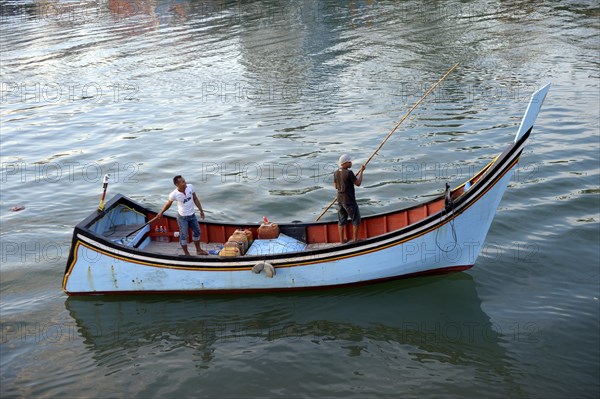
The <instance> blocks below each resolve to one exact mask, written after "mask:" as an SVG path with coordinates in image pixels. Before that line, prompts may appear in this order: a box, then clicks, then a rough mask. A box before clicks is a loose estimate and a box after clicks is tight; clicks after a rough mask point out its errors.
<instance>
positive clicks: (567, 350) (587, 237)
mask: <svg viewBox="0 0 600 399" xmlns="http://www.w3.org/2000/svg"><path fill="white" fill-rule="evenodd" d="M0 5H1V11H2V13H1V18H2V20H1V40H0V43H1V48H0V50H1V56H0V72H1V75H2V77H1V81H0V84H1V126H0V127H1V129H0V133H1V144H2V146H1V157H2V170H1V172H2V176H1V178H2V180H1V181H2V194H1V198H0V212H1V214H0V221H1V239H2V242H1V244H2V251H1V252H2V255H1V257H2V259H1V269H0V270H1V285H0V288H1V291H0V293H1V307H0V310H1V334H2V336H1V341H0V350H1V359H0V366H1V376H0V380H1V381H0V387H1V388H0V389H1V394H2V398H5V397H6V398H10V397H27V398H33V397H35V398H45V397H48V398H50V397H51V398H54V397H64V398H71V397H73V398H74V397H123V396H127V397H136V398H138V397H139V398H153V397H248V398H250V397H252V398H254V397H277V396H285V397H356V398H363V397H386V396H388V397H432V398H433V397H435V398H437V397H498V398H506V397H518V398H521V397H524V398H562V397H567V396H568V397H578V398H579V397H582V398H585V397H589V398H595V397H599V396H600V385H599V383H598V380H599V379H600V360H599V357H600V348H599V345H600V344H599V342H600V339H599V321H600V315H599V303H598V298H599V296H600V295H599V291H600V288H599V287H600V278H599V271H600V267H599V263H600V259H599V251H598V244H599V242H600V233H599V223H598V222H599V220H600V202H599V193H600V181H599V176H600V174H599V166H600V165H599V137H600V132H599V119H600V116H599V112H600V111H599V107H600V102H599V97H600V96H599V90H600V85H599V83H600V82H599V80H600V70H599V68H600V59H599V50H600V49H599V44H600V39H599V33H600V23H599V18H600V6H599V4H598V2H597V1H595V2H571V1H567V2H550V1H527V2H522V1H518V2H493V1H479V2H471V3H463V2H458V1H441V2H435V3H433V4H428V3H425V2H423V3H422V2H416V1H408V2H401V3H400V2H368V1H367V2H354V1H351V2H333V1H326V2H314V1H300V2H285V1H257V2H228V1H220V2H219V1H216V2H210V1H202V2H197V1H185V0H182V1H160V0H159V1H144V0H138V1H108V2H106V1H89V2H88V1H77V2H70V1H69V2H58V1H43V2H42V1H39V2H28V1H1V2H0ZM456 62H460V66H459V67H458V68H457V69H456V70H455V71H454V72H453V73H452V74H451V75H450V76H449V77H448V78H447V80H446V81H445V82H444V84H443V85H442V86H441V87H440V88H439V89H437V90H436V91H435V92H434V93H433V94H432V95H431V96H430V97H429V98H428V99H427V101H425V102H424V103H423V104H421V106H419V108H417V110H416V111H415V112H414V113H413V114H412V115H411V116H410V117H409V118H408V119H407V120H406V121H405V122H404V123H403V124H402V125H401V127H400V128H399V129H398V131H396V133H394V136H392V138H391V139H390V140H389V141H388V142H387V143H386V145H385V146H384V147H383V149H382V150H381V151H380V152H379V153H378V155H377V156H376V157H375V158H373V160H372V161H371V163H369V166H368V169H367V171H366V175H365V180H364V183H363V187H361V188H360V189H358V190H357V195H358V197H359V203H360V206H361V210H362V212H363V213H364V214H373V213H379V212H383V211H387V210H391V209H395V208H397V207H399V206H407V205H411V204H414V203H415V202H419V201H423V200H424V199H426V198H428V197H429V196H431V195H433V194H436V193H440V192H441V190H442V188H443V185H444V183H445V182H446V181H448V182H450V183H451V184H458V183H460V182H462V181H463V180H464V179H466V178H467V177H468V176H469V175H470V174H471V173H473V172H476V171H477V170H479V169H480V168H481V167H483V166H484V165H485V164H486V163H487V162H489V160H491V159H492V158H493V157H494V156H496V155H497V154H498V153H499V152H501V151H502V150H503V149H504V147H505V146H506V145H507V144H508V143H510V141H511V140H512V138H513V136H514V133H515V132H516V127H517V126H518V123H519V122H520V119H521V117H522V114H523V112H524V111H525V108H526V105H527V101H528V99H529V96H530V94H531V93H532V92H533V91H534V90H536V89H537V88H539V87H541V86H542V85H543V84H546V83H552V85H553V86H552V89H551V91H550V93H549V95H548V97H547V99H546V102H545V104H544V107H543V108H542V112H541V113H540V116H539V118H538V123H537V124H536V126H535V128H534V131H533V134H532V135H531V138H530V140H529V143H528V146H527V147H526V149H525V151H524V153H523V156H522V158H521V163H520V164H519V168H518V170H517V172H516V173H515V176H514V178H513V180H512V181H511V184H510V186H509V189H508V191H507V193H506V194H505V196H504V198H503V200H502V202H501V204H500V208H499V210H498V213H497V215H496V219H495V220H494V223H493V224H492V227H491V231H490V233H489V235H488V238H487V241H486V245H485V247H484V250H483V253H482V255H481V256H480V257H479V259H478V261H477V264H476V265H475V267H474V268H473V269H471V270H470V271H469V272H466V273H460V274H455V275H451V276H441V277H433V278H420V279H410V280H404V281H397V282H391V283H386V284H380V285H374V286H371V287H364V288H356V289H343V290H327V291H321V292H311V293H305V294H302V293H295V294H276V295H250V296H248V295H246V296H210V297H206V298H204V297H173V296H152V297H148V296H143V297H142V296H141V297H128V298H87V299H82V298H67V297H66V296H65V295H64V294H63V293H62V291H61V289H60V286H61V281H62V275H63V272H64V267H65V264H66V261H67V255H68V248H69V244H70V239H71V234H72V229H73V226H74V225H75V224H76V223H77V222H79V221H80V220H81V219H83V218H84V217H85V216H86V215H88V214H89V213H90V212H91V211H92V210H93V209H94V208H95V207H96V206H97V204H98V201H99V197H100V193H101V180H102V176H103V175H104V174H105V173H110V174H111V175H112V181H111V184H110V186H109V196H110V195H113V194H115V193H117V192H121V193H123V194H126V195H128V196H130V197H132V198H134V199H135V200H137V201H139V202H142V203H144V204H146V205H149V206H151V207H153V208H155V209H159V207H161V206H162V204H163V203H164V201H165V200H166V195H167V193H168V192H169V191H170V190H171V188H172V184H171V183H170V180H171V178H172V176H173V175H175V174H179V173H181V174H183V175H184V176H185V177H186V179H187V180H188V181H189V182H191V183H193V184H195V186H196V187H197V188H198V189H199V194H200V198H201V200H202V203H203V205H204V209H205V210H206V213H207V218H208V219H209V220H227V221H253V222H258V221H260V220H261V218H262V216H263V215H266V216H268V217H269V218H270V219H272V220H275V221H281V222H285V221H290V220H304V221H309V220H313V219H314V218H316V217H317V215H319V213H320V212H321V211H322V209H323V208H324V207H325V206H326V205H327V204H328V203H329V201H330V200H331V199H332V198H333V190H332V187H331V185H332V179H331V172H332V171H333V167H334V164H335V161H336V160H337V158H338V157H339V155H340V153H342V152H349V153H352V154H353V155H354V157H355V158H356V160H357V161H356V164H357V165H360V162H361V161H364V160H366V159H367V158H368V157H369V155H371V153H372V152H373V151H374V149H375V148H376V147H377V146H378V145H379V143H380V142H381V140H382V139H383V138H384V137H385V135H387V133H388V132H389V131H390V130H391V128H392V127H393V126H394V125H395V124H396V123H397V122H398V121H399V120H400V118H401V117H402V115H404V113H405V112H406V111H407V110H408V109H409V108H410V106H411V105H412V104H413V103H414V102H415V101H417V100H418V99H419V98H420V96H421V94H422V93H423V92H424V91H425V90H427V88H428V87H429V86H430V85H431V84H433V83H434V82H435V81H437V79H439V77H441V76H442V75H443V74H444V72H445V71H446V70H448V69H449V68H450V67H451V66H452V65H454V64H455V63H456ZM15 206H24V207H25V209H24V210H21V211H17V212H14V211H11V209H12V208H13V207H15ZM326 217H327V218H334V217H335V213H334V212H333V211H330V213H328V214H327V215H326Z"/></svg>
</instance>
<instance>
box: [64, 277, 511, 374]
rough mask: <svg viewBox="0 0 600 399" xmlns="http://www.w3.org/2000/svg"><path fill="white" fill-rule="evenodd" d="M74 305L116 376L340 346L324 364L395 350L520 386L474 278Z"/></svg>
mask: <svg viewBox="0 0 600 399" xmlns="http://www.w3.org/2000/svg"><path fill="white" fill-rule="evenodd" d="M66 307H67V309H68V310H69V312H70V314H71V316H72V317H73V318H74V319H75V320H76V323H77V327H78V331H79V334H81V336H82V338H83V339H84V342H85V344H86V346H87V347H88V348H89V349H90V350H91V351H92V352H93V353H94V355H93V356H94V359H95V361H96V363H97V365H98V366H101V367H105V368H107V369H108V370H113V371H119V372H121V371H127V370H128V369H129V367H132V365H133V364H135V363H136V361H137V359H138V357H139V356H140V355H141V354H143V353H147V352H148V351H150V352H152V353H154V354H155V355H157V356H162V355H164V356H166V357H169V355H168V354H169V353H170V352H174V353H178V354H179V355H178V356H184V355H182V353H187V352H189V353H191V354H193V360H192V361H193V362H194V363H195V365H196V367H201V368H206V369H208V368H211V367H216V368H217V369H218V368H220V367H221V366H222V365H223V364H227V362H228V361H229V360H230V359H229V358H228V357H229V356H230V354H231V353H235V352H236V351H237V350H242V351H243V350H247V351H248V352H249V353H250V352H253V351H258V352H259V355H257V356H263V357H264V358H265V359H271V360H274V361H275V360H276V359H277V358H278V356H282V355H281V351H283V352H284V353H285V352H286V351H287V349H286V348H291V347H293V348H294V349H293V352H294V353H304V352H309V349H314V348H316V347H318V346H323V347H325V348H326V347H327V346H328V345H334V346H335V347H337V348H338V349H339V353H338V352H335V353H334V355H333V357H334V358H335V359H322V360H321V361H323V362H325V363H329V362H336V361H343V357H344V354H345V357H355V356H367V357H369V356H370V352H373V351H374V350H375V349H376V348H388V350H391V351H392V352H390V353H389V355H390V356H393V357H394V358H405V359H406V360H407V361H408V362H409V363H412V364H413V366H409V365H406V364H405V365H403V366H402V367H417V368H419V367H421V366H423V367H426V365H427V364H428V363H430V362H434V363H448V364H452V365H456V366H461V367H465V368H467V369H469V370H471V372H473V373H476V374H477V373H482V374H486V375H487V377H485V378H491V379H503V380H506V381H505V383H506V382H508V383H510V372H509V369H510V366H509V363H510V359H509V358H508V356H507V354H506V353H505V351H504V349H503V347H502V344H503V342H504V340H505V337H504V336H503V334H502V333H501V332H499V331H497V329H496V328H495V327H494V326H493V325H492V323H491V321H490V319H489V317H488V316H487V315H486V314H485V313H484V312H483V311H482V309H481V301H480V299H479V297H478V295H477V291H476V289H475V284H474V282H473V279H472V277H471V276H469V275H468V274H465V273H459V274H455V275H453V276H448V277H444V278H422V279H418V280H414V281H405V282H392V283H385V284H381V285H376V286H372V287H368V288H361V289H347V290H346V289H343V290H333V291H324V292H314V293H307V294H279V295H265V296H254V295H253V296H237V297H230V296H227V297H224V296H214V297H211V296H209V297H204V298H197V297H162V298H156V297H139V298H138V297H136V298H117V299H108V298H101V299H97V298H79V297H71V298H69V299H67V301H66ZM303 348H304V349H303ZM278 349H279V350H278ZM253 358H254V356H251V355H249V356H248V359H247V361H248V363H250V362H251V361H252V359H253ZM159 359H160V357H159ZM238 361H241V362H244V359H243V356H242V359H238ZM297 361H298V362H300V363H302V359H297ZM249 373H250V374H252V372H251V371H250V372H249ZM386 373H392V374H393V373H394V371H393V370H389V371H387V372H386ZM248 378H251V375H249V376H248ZM482 378H483V377H482Z"/></svg>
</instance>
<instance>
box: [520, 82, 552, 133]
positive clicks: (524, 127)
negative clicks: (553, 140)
mask: <svg viewBox="0 0 600 399" xmlns="http://www.w3.org/2000/svg"><path fill="white" fill-rule="evenodd" d="M548 90H550V83H548V84H547V85H545V86H544V87H542V88H541V89H539V90H538V91H536V92H535V93H533V95H532V96H531V100H530V101H529V105H528V106H527V111H525V115H523V120H522V121H521V126H519V131H518V132H517V135H516V136H515V143H516V142H517V141H519V140H520V139H521V137H523V135H525V133H527V132H528V131H530V130H531V128H532V127H533V124H534V123H535V119H536V118H537V116H538V113H539V112H540V108H542V104H543V103H544V99H545V98H546V94H548Z"/></svg>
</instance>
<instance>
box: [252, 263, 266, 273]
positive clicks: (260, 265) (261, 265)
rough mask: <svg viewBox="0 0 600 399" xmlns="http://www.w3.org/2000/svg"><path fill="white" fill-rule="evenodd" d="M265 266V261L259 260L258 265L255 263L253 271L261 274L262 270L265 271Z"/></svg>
mask: <svg viewBox="0 0 600 399" xmlns="http://www.w3.org/2000/svg"><path fill="white" fill-rule="evenodd" d="M264 268H265V262H258V263H257V264H256V265H254V267H253V268H252V273H256V274H259V273H260V272H262V271H263V269H264Z"/></svg>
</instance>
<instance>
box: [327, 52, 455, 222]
mask: <svg viewBox="0 0 600 399" xmlns="http://www.w3.org/2000/svg"><path fill="white" fill-rule="evenodd" d="M458 64H459V63H458V62H457V63H456V64H454V66H453V67H452V68H450V69H449V70H448V72H446V73H445V74H444V76H442V77H441V78H440V80H438V81H437V82H436V83H435V84H434V85H433V86H431V87H430V88H429V90H427V91H426V92H425V94H423V96H422V97H421V98H419V100H418V101H417V102H416V103H414V105H413V106H412V107H411V108H410V109H409V110H408V112H407V113H406V114H405V115H404V116H403V117H402V119H400V122H398V123H397V124H396V126H394V128H393V129H392V131H391V132H389V133H388V135H387V136H385V139H383V141H382V142H381V144H379V147H377V149H376V150H375V152H373V154H371V156H370V157H369V158H368V159H367V161H366V162H365V163H364V165H365V166H366V165H367V164H368V163H369V162H370V161H371V159H373V157H374V156H375V154H377V152H378V151H379V150H380V149H381V147H383V145H384V144H385V142H386V141H388V139H389V138H390V137H391V136H392V134H394V132H395V131H396V129H398V127H399V126H400V125H401V124H402V122H404V120H405V119H406V118H408V116H409V115H410V114H411V112H413V111H414V109H415V108H417V106H419V104H421V102H423V100H424V99H425V97H427V96H428V95H429V94H430V93H431V92H432V91H433V90H435V88H436V87H437V86H438V85H439V84H440V83H442V81H443V80H444V79H446V77H447V76H448V75H450V73H451V72H452V71H453V70H454V68H456V67H457V66H458ZM335 201H337V197H336V198H334V199H333V201H331V203H330V204H329V205H327V208H325V209H324V210H323V212H321V214H320V215H319V217H318V218H317V219H316V221H317V222H318V221H319V219H321V217H322V216H323V215H324V214H325V212H327V210H329V208H331V206H332V205H333V204H335Z"/></svg>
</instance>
